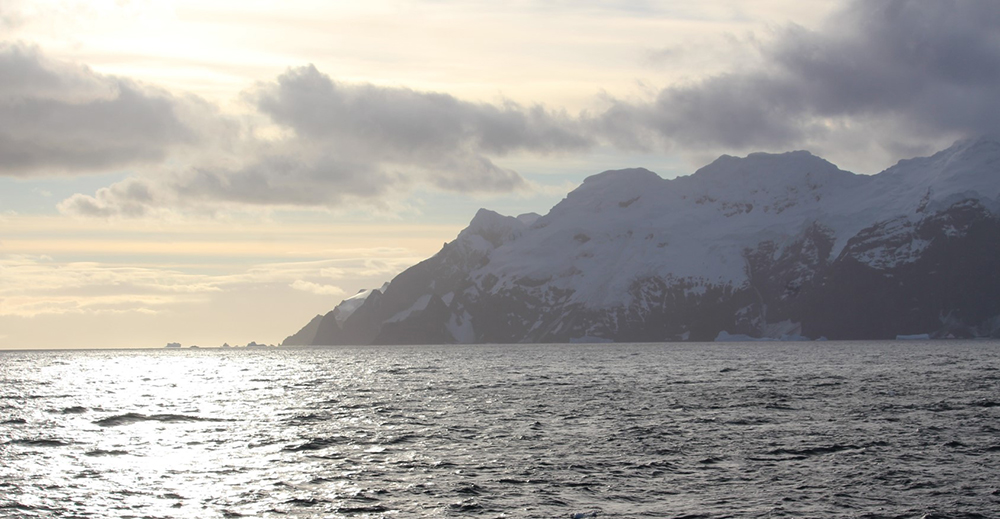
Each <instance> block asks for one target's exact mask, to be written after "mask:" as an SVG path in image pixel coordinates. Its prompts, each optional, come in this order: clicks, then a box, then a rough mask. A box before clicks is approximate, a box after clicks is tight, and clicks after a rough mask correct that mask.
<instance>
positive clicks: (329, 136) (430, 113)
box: [59, 65, 595, 217]
mask: <svg viewBox="0 0 1000 519" xmlns="http://www.w3.org/2000/svg"><path fill="white" fill-rule="evenodd" d="M245 98H246V100H248V101H249V102H250V103H251V105H252V106H253V107H254V108H255V109H256V110H257V112H258V114H259V115H261V116H265V117H267V118H268V119H269V120H270V121H271V123H272V124H274V125H276V126H277V130H278V131H272V132H271V135H272V136H268V137H262V136H260V135H258V134H257V133H255V132H254V131H253V130H254V129H251V128H244V131H243V132H242V134H241V135H242V137H241V139H242V140H241V141H240V142H238V143H237V144H236V145H234V146H232V147H231V150H230V151H226V150H221V151H220V152H219V153H216V154H215V155H214V156H212V157H200V158H201V162H194V163H190V164H186V165H185V166H183V167H174V168H170V169H167V170H161V171H159V172H157V173H156V174H155V175H147V176H144V177H133V178H129V179H126V180H125V181H122V182H119V183H116V184H114V185H111V186H109V187H106V188H102V189H100V190H98V191H97V192H96V193H94V194H93V195H85V194H76V195H74V196H72V197H70V198H68V199H66V200H64V201H63V202H62V203H60V205H59V208H60V210H61V211H62V212H64V213H67V214H73V215H79V216H96V217H113V216H120V217H143V216H151V215H155V214H157V213H159V212H161V211H162V210H163V209H164V208H174V209H178V208H180V209H184V208H201V209H206V208H208V210H213V209H216V208H221V207H237V206H267V207H274V206H294V207H337V206H342V205H347V204H356V203H362V204H369V205H373V206H379V205H380V204H383V203H384V201H385V200H386V199H387V198H389V197H390V196H393V195H395V194H398V193H405V192H406V191H407V190H409V189H411V188H413V187H414V186H417V185H426V186H432V187H435V188H437V189H440V190H444V191H451V192H457V193H498V192H499V193H509V192H514V191H519V190H522V191H523V190H525V189H528V188H529V184H528V183H527V182H526V181H525V180H524V178H523V177H521V175H520V174H519V173H517V172H516V171H514V170H512V169H509V168H504V167H502V166H499V165H497V164H496V163H495V162H494V159H493V157H502V156H504V155H507V154H510V153H523V152H527V153H534V154H549V153H560V152H570V151H579V150H583V149H587V148H589V147H590V146H592V145H593V144H594V142H595V141H594V139H593V138H591V137H589V136H588V135H587V133H586V132H585V131H584V126H583V125H582V124H581V123H580V121H579V120H578V119H574V118H571V117H570V116H568V115H566V114H565V113H562V112H553V111H550V110H547V109H545V108H544V107H542V106H534V107H523V106H520V105H518V104H515V103H512V102H504V103H501V104H499V105H491V104H484V103H469V102H465V101H461V100H458V99H456V98H455V97H452V96H450V95H447V94H441V93H434V92H418V91H415V90H411V89H407V88H401V87H382V86H376V85H371V84H346V83H338V82H335V81H334V80H333V79H331V78H330V77H329V76H328V75H326V74H323V73H321V72H319V71H318V70H317V69H316V68H315V67H313V66H311V65H310V66H305V67H300V68H295V69H290V70H288V71H287V72H285V73H284V74H282V75H280V76H279V77H278V78H276V80H275V81H272V82H266V83H261V84H258V85H256V86H255V87H254V88H252V89H251V90H249V91H247V92H246V94H245ZM258 133H266V132H258ZM273 135H276V136H273ZM233 150H235V152H234V151H233Z"/></svg>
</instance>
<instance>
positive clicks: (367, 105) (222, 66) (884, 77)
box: [0, 0, 1000, 348]
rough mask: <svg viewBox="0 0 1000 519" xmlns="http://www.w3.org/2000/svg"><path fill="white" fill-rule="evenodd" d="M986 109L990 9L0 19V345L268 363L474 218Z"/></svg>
mask: <svg viewBox="0 0 1000 519" xmlns="http://www.w3.org/2000/svg"><path fill="white" fill-rule="evenodd" d="M998 113H1000V3H998V2H996V1H994V0H982V1H972V0H962V1H959V0H954V1H949V0H927V1H914V2H905V1H877V0H866V1H856V2H844V1H833V0H815V1H811V2H800V1H793V0H787V1H786V0H760V1H754V2H746V1H735V0H697V1H696V0H691V1H683V0H672V1H655V0H649V1H634V2H627V1H626V2H622V1H604V0H588V1H574V2H569V1H561V0H535V1H531V0H524V1H512V2H479V1H471V0H470V1H450V0H426V1H416V0H409V1H369V2H327V1H281V2H277V1H273V2H272V1H252V0H242V1H228V0H227V1H215V0H199V1H197V2H196V1H187V0H178V1H174V2H163V1H154V0H133V1H129V0H117V1H113V0H109V1H93V0H88V1H73V0H52V1H41V0H40V1H27V0H0V348H34V347H49V348H51V347H104V346H108V347H129V346H131V347H160V346H162V345H163V344H165V343H166V342H168V341H179V342H182V343H185V344H199V345H203V346H211V345H218V344H221V343H222V342H224V341H228V342H230V343H241V344H243V343H246V342H248V341H250V340H255V341H258V342H275V343H277V342H280V341H281V340H282V339H283V338H284V336H285V335H288V334H291V333H293V332H295V331H296V330H297V329H298V327H300V326H302V325H304V324H305V323H306V322H307V321H308V320H309V319H310V318H311V317H312V316H313V315H315V314H317V313H325V312H326V311H329V310H330V309H332V308H333V306H334V305H336V304H337V302H339V301H340V300H341V299H343V298H344V297H347V296H349V295H351V294H353V293H354V292H356V291H357V290H359V289H362V288H368V287H375V286H379V285H381V284H382V282H384V281H387V280H389V279H391V277H392V276H393V275H394V274H395V273H397V272H399V271H400V270H401V269H403V268H405V267H407V266H409V265H412V264H413V263H415V262H417V261H419V260H420V259H423V258H426V257H428V256H430V255H431V254H433V253H434V252H436V251H437V249H439V248H440V246H441V244H442V243H443V242H445V241H449V240H451V239H453V238H454V237H455V235H456V234H457V232H458V231H459V230H460V229H461V228H462V227H463V226H464V225H465V224H466V223H467V222H468V221H469V220H470V219H471V217H472V216H473V215H474V214H475V211H476V209H477V208H478V207H488V208H491V209H494V210H498V211H500V212H503V213H508V214H517V213H521V212H528V211H535V212H539V213H544V212H546V211H547V210H548V209H549V208H550V207H551V206H552V205H553V204H554V203H555V202H557V201H558V200H559V199H560V198H561V197H562V196H563V195H564V194H565V193H566V192H567V191H569V190H570V189H572V188H573V187H574V186H575V185H577V184H579V182H581V181H582V180H583V179H584V178H585V177H586V176H588V175H591V174H594V173H598V172H600V171H603V170H606V169H614V168H624V167H634V166H642V167H646V168H648V169H651V170H653V171H656V172H657V173H659V174H660V175H661V176H664V177H668V178H669V177H674V176H678V175H686V174H690V173H692V172H693V171H694V170H695V169H697V168H698V167H700V166H701V165H704V164H705V163H707V162H709V161H710V160H712V159H714V158H715V157H717V156H718V155H720V154H724V153H725V154H731V155H744V154H746V153H749V152H753V151H773V152H781V151H788V150H794V149H807V150H809V151H812V152H813V153H815V154H817V155H820V156H822V157H824V158H826V159H828V160H830V161H832V162H834V163H835V164H837V165H838V166H840V167H841V168H844V169H848V170H852V171H855V172H858V173H865V174H871V173H877V172H878V171H880V170H882V169H884V168H886V167H888V166H890V165H892V164H893V163H895V162H896V161H897V160H899V159H903V158H909V157H913V156H917V155H926V154H930V153H933V152H934V151H937V150H939V149H942V148H944V147H946V146H948V145H949V144H951V143H952V142H953V141H954V140H956V139H959V138H962V137H966V136H973V135H979V134H983V133H995V132H997V131H998V127H997V126H998V118H997V117H996V114H998Z"/></svg>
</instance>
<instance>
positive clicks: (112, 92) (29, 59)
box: [0, 44, 195, 176]
mask: <svg viewBox="0 0 1000 519" xmlns="http://www.w3.org/2000/svg"><path fill="white" fill-rule="evenodd" d="M180 104H182V101H181V100H178V99H176V98H174V97H172V96H170V95H168V94H166V93H163V92H157V91H153V90H150V89H147V88H143V87H141V86H140V85H137V84H135V83H132V82H130V81H128V80H124V79H121V78H116V77H112V76H102V75H99V74H96V73H94V72H92V71H91V70H89V69H87V68H85V67H78V66H73V65H68V64H64V63H59V62H55V61H51V60H47V59H45V58H44V57H43V56H42V55H41V53H40V52H39V51H38V49H37V48H35V47H29V46H25V45H17V44H14V45H11V44H0V174H3V175H12V176H28V175H32V174H38V173H52V172H81V171H84V172H85V171H94V170H99V169H108V168H119V167H123V166H127V165H131V164H135V163H151V162H156V161H159V160H161V159H163V158H164V157H165V156H166V155H167V153H168V151H169V149H170V148H171V147H172V146H175V145H178V144H184V143H192V142H193V141H194V140H195V132H194V131H193V130H192V129H191V128H190V127H189V126H188V125H187V124H185V123H184V122H182V121H181V119H180V117H179V112H180V111H181V110H183V108H181V107H179V105H180Z"/></svg>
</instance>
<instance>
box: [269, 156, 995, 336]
mask: <svg viewBox="0 0 1000 519" xmlns="http://www.w3.org/2000/svg"><path fill="white" fill-rule="evenodd" d="M998 215H1000V141H998V140H997V139H995V138H989V137H984V138H980V139H972V140H966V141H960V142H957V143H955V144H954V145H953V146H951V147H950V148H948V149H946V150H944V151H941V152H939V153H937V154H935V155H933V156H930V157H922V158H915V159H910V160H903V161H900V162H899V163H897V164H896V165H895V166H893V167H891V168H889V169H887V170H885V171H883V172H881V173H879V174H877V175H870V176H868V175H858V174H854V173H851V172H848V171H844V170H841V169H839V168H837V167H836V166H835V165H833V164H831V163H829V162H827V161H826V160H823V159H821V158H819V157H816V156H814V155H812V154H810V153H808V152H805V151H795V152H789V153H782V154H768V153H754V154H751V155H749V156H747V157H743V158H738V157H731V156H722V157H720V158H719V159H717V160H716V161H714V162H712V163H711V164H709V165H707V166H705V167H703V168H701V169H699V170H698V171H696V172H695V173H694V174H692V175H690V176H683V177H678V178H675V179H671V180H665V179H663V178H660V177H659V176H657V175H656V174H655V173H652V172H650V171H647V170H645V169H625V170H618V171H606V172H604V173H601V174H598V175H594V176H591V177H589V178H587V179H586V180H585V181H584V182H583V184H582V185H581V186H580V187H578V188H577V189H575V190H573V191H572V192H570V193H569V194H568V195H567V196H566V198H565V199H564V200H562V201H561V202H560V203H558V204H557V205H556V206H555V207H553V208H552V209H551V210H550V211H549V212H548V214H546V215H544V216H540V215H537V214H525V215H521V216H518V217H511V216H502V215H499V214H497V213H495V212H492V211H488V210H485V209H482V210H480V211H479V213H478V214H476V216H475V218H473V219H472V222H471V223H470V224H469V226H468V227H467V228H466V229H465V230H463V231H462V232H461V233H460V234H459V235H458V237H457V238H456V239H455V240H454V241H452V242H450V243H447V244H445V246H444V247H443V248H442V249H441V250H440V252H438V253H437V254H435V255H434V256H433V257H431V258H429V259H427V260H425V261H423V262H421V263H419V264H417V265H414V266H413V267H411V268H409V269H407V270H406V271H404V272H402V273H401V274H399V275H398V276H396V277H395V278H394V279H393V280H392V281H391V282H390V283H388V284H387V285H385V286H383V287H381V288H379V289H375V290H368V291H364V292H362V293H360V294H358V295H356V296H354V297H351V298H348V299H346V300H344V301H343V302H342V303H341V304H340V305H338V306H337V307H336V308H334V309H333V310H332V311H331V312H329V313H327V314H326V315H322V316H316V317H315V318H313V319H312V320H311V321H310V322H309V323H308V324H307V325H306V326H304V327H303V328H302V329H301V330H299V331H298V332H297V333H295V334H293V335H291V336H289V337H288V338H287V339H285V341H284V342H283V343H282V344H283V345H286V346H288V345H347V344H351V345H363V344H405V343H439V344H448V343H524V342H530V343H556V342H662V341H714V340H733V339H734V338H735V339H740V340H744V339H746V340H749V339H786V340H816V339H823V338H825V339H831V340H834V339H842V340H850V339H894V338H896V337H903V338H915V337H920V338H923V337H927V338H932V339H944V338H988V337H993V338H1000V218H998Z"/></svg>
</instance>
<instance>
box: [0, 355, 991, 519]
mask: <svg viewBox="0 0 1000 519" xmlns="http://www.w3.org/2000/svg"><path fill="white" fill-rule="evenodd" d="M998 360H1000V352H998V346H997V345H996V343H963V342H948V343H947V347H944V346H942V345H941V344H937V343H935V344H928V345H920V344H906V345H901V344H895V343H851V344H841V343H825V344H824V345H823V347H822V348H819V347H817V346H815V345H812V344H801V345H787V344H772V345H765V344H752V345H749V344H747V345H712V344H701V345H614V346H608V345H603V346H592V345H573V346H568V345H539V346H528V345H509V346H504V345H492V346H473V347H467V346H424V347H395V346H387V347H366V348H355V349H352V348H337V349H329V350H308V349H303V350H293V351H290V350H275V351H262V352H244V351H238V350H229V351H226V350H221V351H208V350H205V351H191V352H187V351H184V352H165V353H164V352H159V351H115V352H111V351H109V352H37V353H35V352H28V353H25V352H16V353H12V352H0V391H2V395H3V397H4V400H3V403H2V404H0V488H2V490H0V516H4V515H10V516H14V517H19V516H25V517H30V516H52V517H59V516H67V517H68V516H78V517H178V518H200V517H279V516H280V517H299V518H310V517H317V518H318V517H334V518H337V517H382V516H385V517H441V516H450V517H500V516H503V517H511V518H521V517H524V518H535V517H537V518H543V517H544V518H550V517H581V518H584V517H594V516H595V515H580V514H597V515H596V517H689V518H694V517H706V518H707V517H711V518H720V517H741V518H742V517H750V518H754V517H759V518H763V517H804V516H808V517H831V516H836V517H869V518H875V517H886V518H888V517H899V518H903V517H906V518H908V519H918V518H920V517H926V518H927V519H932V518H936V517H965V518H973V517H1000V495H998V490H997V484H996V482H995V480H996V472H995V469H994V468H993V467H996V466H998V463H1000V444H998V443H997V440H996V438H997V434H998V431H1000V428H998V427H997V426H996V424H997V423H1000V404H998V403H997V402H1000V376H997V374H996V373H997V370H996V369H995V368H994V366H997V365H1000V362H997V361H998ZM28 368H30V369H28ZM164 411H167V412H164ZM171 411H172V412H171Z"/></svg>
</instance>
